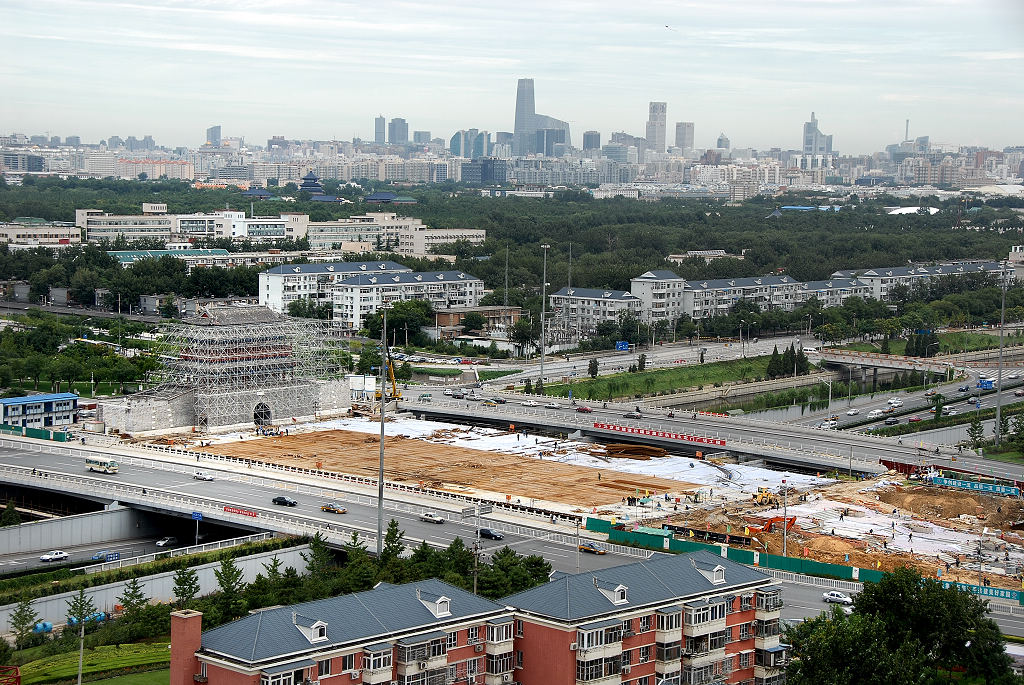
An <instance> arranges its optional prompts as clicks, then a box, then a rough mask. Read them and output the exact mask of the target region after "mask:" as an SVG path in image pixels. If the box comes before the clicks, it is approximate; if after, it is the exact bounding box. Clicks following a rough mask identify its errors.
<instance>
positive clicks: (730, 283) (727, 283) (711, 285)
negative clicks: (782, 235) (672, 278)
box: [686, 276, 800, 290]
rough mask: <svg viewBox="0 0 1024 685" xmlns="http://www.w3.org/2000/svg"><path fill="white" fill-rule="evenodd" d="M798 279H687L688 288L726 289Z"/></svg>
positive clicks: (796, 282) (758, 277)
mask: <svg viewBox="0 0 1024 685" xmlns="http://www.w3.org/2000/svg"><path fill="white" fill-rule="evenodd" d="M799 283H800V281H798V280H796V279H795V278H793V277H792V276H752V277H749V278H719V279H715V280H709V281H692V280H691V281H687V282H686V287H687V289H688V290H727V289H730V288H753V287H755V286H771V285H787V284H788V285H794V284H799Z"/></svg>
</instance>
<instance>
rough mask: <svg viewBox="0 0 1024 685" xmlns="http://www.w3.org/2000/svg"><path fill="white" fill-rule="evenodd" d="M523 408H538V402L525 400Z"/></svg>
mask: <svg viewBox="0 0 1024 685" xmlns="http://www.w3.org/2000/svg"><path fill="white" fill-rule="evenodd" d="M523 406H524V407H539V406H540V402H538V401H537V400H526V401H525V402H523Z"/></svg>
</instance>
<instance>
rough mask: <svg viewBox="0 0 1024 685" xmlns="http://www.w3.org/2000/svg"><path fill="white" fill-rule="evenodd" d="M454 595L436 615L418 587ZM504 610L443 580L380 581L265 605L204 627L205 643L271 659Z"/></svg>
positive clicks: (240, 656)
mask: <svg viewBox="0 0 1024 685" xmlns="http://www.w3.org/2000/svg"><path fill="white" fill-rule="evenodd" d="M417 589H419V590H422V591H423V592H430V593H434V594H437V595H444V596H446V597H450V598H451V616H446V617H444V618H435V617H434V615H433V614H432V613H431V612H430V610H429V609H427V608H426V607H425V606H424V605H423V603H422V602H421V601H420V600H419V599H417V597H416V590H417ZM503 611H505V607H504V605H501V604H496V603H495V602H492V601H490V600H488V599H484V598H482V597H477V596H475V595H473V594H471V593H469V592H466V591H465V590H460V589H459V588H456V587H454V586H452V585H448V584H447V583H444V582H442V581H440V580H436V579H432V580H424V581H420V582H416V583H408V584H406V585H389V584H386V583H382V584H380V585H378V586H377V587H375V588H374V589H372V590H367V591H366V592H359V593H356V594H352V595H340V596H338V597H331V598H328V599H321V600H316V601H313V602H305V603H303V604H295V605H292V606H286V607H278V608H276V609H266V610H264V611H260V612H259V613H257V614H253V615H251V616H245V617H242V618H240V619H238V620H237V621H232V622H231V623H227V624H225V625H222V626H218V627H217V628H213V629H212V630H208V631H206V632H204V633H203V641H202V649H203V651H205V652H213V653H217V654H221V655H224V656H226V657H228V658H231V659H234V660H237V661H240V662H243V663H247V664H255V665H259V664H264V663H265V664H269V663H275V662H279V661H281V660H283V659H289V658H290V659H292V660H294V659H295V658H299V657H302V656H303V655H304V654H305V653H307V652H312V651H317V652H320V651H323V650H324V649H325V648H329V647H331V646H333V645H344V644H348V643H352V642H356V643H360V642H374V643H379V642H381V641H382V640H387V639H391V638H392V637H393V636H398V635H402V634H409V633H416V632H434V631H437V630H439V629H440V628H441V627H443V626H445V625H447V624H450V623H454V622H458V621H460V620H463V619H465V618H467V617H470V616H476V615H483V616H482V618H484V619H487V618H492V617H493V616H492V615H493V614H496V613H500V612H503ZM293 613H296V614H300V615H301V616H303V617H304V618H306V619H311V620H313V621H318V620H322V621H324V622H325V623H327V640H326V641H323V642H317V643H313V644H311V643H310V641H309V640H308V639H306V636H305V635H303V634H302V632H301V631H300V630H299V629H298V628H297V627H295V625H294V624H293V622H292V621H293V619H292V615H293Z"/></svg>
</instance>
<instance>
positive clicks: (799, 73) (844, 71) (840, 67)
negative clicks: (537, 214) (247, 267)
mask: <svg viewBox="0 0 1024 685" xmlns="http://www.w3.org/2000/svg"><path fill="white" fill-rule="evenodd" d="M0 37H2V39H3V45H4V59H3V60H2V61H0V132H2V133H11V132H18V133H25V134H28V135H31V134H36V133H45V132H49V133H50V134H51V135H60V136H67V135H80V136H82V139H83V141H85V142H96V141H98V140H100V139H101V138H102V139H105V138H107V137H108V136H110V135H114V134H116V135H120V136H122V137H126V136H128V135H135V136H138V137H141V136H142V135H145V134H152V135H153V136H154V137H155V138H156V140H157V142H158V143H159V144H162V145H168V146H176V145H188V146H196V145H199V144H201V143H203V142H204V140H205V138H204V130H205V128H206V127H207V126H210V125H212V124H221V125H222V126H223V135H224V136H243V137H245V138H246V140H247V141H249V142H252V143H259V144H264V143H265V140H266V139H267V138H268V137H270V136H271V135H283V136H285V137H287V138H305V139H309V138H312V139H331V138H337V139H351V138H352V137H353V136H358V137H361V138H364V139H371V140H372V138H373V117H374V116H376V115H377V114H378V113H383V114H384V115H385V116H386V117H388V118H389V119H390V118H392V117H396V116H400V117H404V118H405V119H406V120H408V122H409V129H410V132H411V131H413V130H429V131H430V132H431V133H432V134H433V135H434V136H435V137H437V136H441V137H444V138H445V139H446V140H447V138H449V137H450V136H451V134H452V133H453V132H454V131H455V130H457V129H460V128H474V127H475V128H480V129H486V130H490V131H511V130H512V124H513V114H514V108H515V89H516V80H517V79H518V78H522V77H532V78H534V79H535V82H536V99H537V111H538V112H539V113H542V114H548V115H551V116H555V117H558V118H561V119H566V120H568V121H569V122H570V123H571V125H572V135H573V142H574V143H576V144H577V145H578V144H580V143H581V142H582V138H581V134H582V132H583V131H584V130H588V129H596V130H598V131H600V132H601V134H602V142H604V141H605V140H607V138H608V136H609V134H610V133H611V132H613V131H627V132H629V133H633V134H635V135H644V134H645V129H644V125H645V121H646V119H647V103H648V101H651V100H662V101H666V102H667V103H668V122H669V125H668V129H669V131H668V139H669V141H670V142H671V141H672V140H673V136H674V130H675V127H674V122H676V121H693V122H695V124H696V127H695V131H696V136H695V143H696V145H697V147H707V146H713V145H714V141H715V139H716V138H717V136H718V134H719V133H720V132H725V133H726V135H728V136H729V138H730V139H731V141H732V145H733V147H756V148H768V147H773V146H779V147H782V148H798V147H799V146H800V133H801V126H802V123H803V122H804V121H806V120H807V119H808V117H809V115H810V112H811V111H812V110H813V111H815V112H816V113H817V117H818V120H819V122H820V127H821V129H822V131H823V132H825V133H831V134H833V135H834V136H835V138H834V145H835V147H836V149H837V150H839V151H840V152H843V153H869V152H873V151H876V150H879V149H881V148H882V147H884V146H885V145H886V144H888V143H894V142H898V141H899V140H901V139H902V138H903V130H904V120H905V119H907V118H909V119H910V120H911V121H910V133H911V136H912V137H913V136H918V135H930V136H931V137H932V140H933V141H938V142H948V143H952V144H971V145H975V144H976V145H987V146H990V147H995V148H1001V147H1003V146H1005V145H1012V144H1017V145H1021V144H1024V131H1022V122H1024V1H1022V0H815V1H813V2H812V1H809V0H807V1H803V0H785V1H782V0H779V1H776V2H773V1H772V0H664V1H661V0H635V1H634V2H622V1H621V0H616V1H614V2H609V1H605V0H585V1H584V0H544V1H539V0H517V1H515V2H502V3H497V2H489V1H487V0H477V1H476V2H469V1H466V0H434V1H432V2H418V1H417V0H410V1H408V2H392V1H390V0H378V1H369V2H368V1H366V0H362V1H360V2H352V3H349V2H336V1H334V0H316V1H313V0H273V1H267V0H244V1H243V0H237V1H236V0H210V1H202V0H138V1H137V2H119V1H116V0H114V1H107V0H31V1H29V0H0ZM410 136H411V133H410Z"/></svg>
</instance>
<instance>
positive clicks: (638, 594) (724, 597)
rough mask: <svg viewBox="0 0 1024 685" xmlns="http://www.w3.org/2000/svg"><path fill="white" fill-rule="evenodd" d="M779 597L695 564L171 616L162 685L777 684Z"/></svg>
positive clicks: (768, 588)
mask: <svg viewBox="0 0 1024 685" xmlns="http://www.w3.org/2000/svg"><path fill="white" fill-rule="evenodd" d="M781 608H782V598H781V589H780V588H779V587H778V585H776V584H774V581H773V580H772V579H771V578H770V577H768V576H765V575H764V574H762V573H759V572H758V571H756V570H754V569H751V568H748V567H746V566H743V565H741V564H737V563H734V562H731V561H728V560H726V559H724V558H721V557H717V556H715V555H713V554H709V553H707V552H697V553H693V554H687V555H678V556H665V557H657V558H655V559H651V560H648V561H644V562H637V563H632V564H625V565H622V566H616V567H613V568H608V569H602V570H599V571H592V572H586V573H578V574H554V575H553V578H552V580H551V581H550V582H549V583H546V584H544V585H541V586H538V587H536V588H533V589H532V590H527V591H526V592H522V593H519V594H517V595H513V596H511V597H506V598H505V599H504V600H502V601H501V602H491V601H490V600H486V599H483V598H481V597H476V596H474V595H472V594H470V593H468V592H465V591H463V590H460V589H458V588H455V587H453V586H451V585H447V584H446V583H443V582H441V581H439V580H427V581H422V582H416V583H409V584H406V585H388V584H381V585H378V586H377V587H375V588H374V589H372V590H368V591H366V592H360V593H357V594H353V595H344V596H339V597H333V598H330V599H324V600H318V601H314V602H307V603H304V604H297V605H293V606H287V607H274V608H268V609H263V610H260V611H257V612H254V613H253V614H251V615H249V616H246V617H244V618H241V619H238V620H237V621H234V622H232V623H228V624H226V625H223V626H219V627H217V628H214V629H212V630H209V631H206V632H205V633H204V632H203V631H202V614H201V613H199V612H194V611H178V612H174V613H173V614H172V615H171V616H172V618H171V682H170V685H193V684H194V683H209V685H352V684H361V683H384V684H385V685H449V684H457V685H462V684H463V683H465V684H466V685H472V684H476V685H497V684H498V683H509V684H513V683H519V684H521V685H610V684H612V683H614V684H615V685H620V684H628V685H698V684H703V683H746V684H750V685H776V684H781V683H783V682H784V681H785V676H784V673H783V672H782V666H783V665H784V663H785V658H786V648H785V646H784V645H780V644H779V615H780V612H781Z"/></svg>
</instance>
